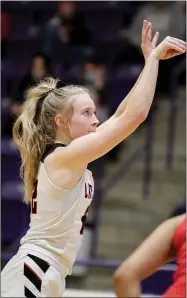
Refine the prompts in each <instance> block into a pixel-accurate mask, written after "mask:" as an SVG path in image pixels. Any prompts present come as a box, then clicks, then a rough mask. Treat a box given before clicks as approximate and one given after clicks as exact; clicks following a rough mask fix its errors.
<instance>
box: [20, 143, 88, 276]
mask: <svg viewBox="0 0 187 298" xmlns="http://www.w3.org/2000/svg"><path fill="white" fill-rule="evenodd" d="M58 146H62V144H54V145H53V148H52V149H53V150H50V151H49V152H48V154H49V153H50V152H52V151H54V149H56V148H57V147H58ZM48 154H47V155H48ZM47 155H45V157H46V156H47ZM93 192H94V182H93V177H92V173H91V172H90V171H89V170H85V172H84V175H83V176H82V178H81V179H80V180H79V182H78V183H77V184H76V186H75V187H73V188H72V189H70V190H68V189H62V188H60V187H57V186H55V185H54V184H53V183H52V182H51V181H50V179H49V177H48V175H47V173H46V170H45V166H44V163H43V162H41V163H40V168H39V173H38V179H37V183H36V188H35V191H34V193H33V200H32V206H31V209H32V211H31V220H30V228H29V230H28V232H27V234H26V235H25V236H24V237H23V238H22V239H21V245H22V248H24V247H32V245H33V247H34V249H35V250H37V251H40V252H42V254H43V255H46V256H50V258H52V259H54V260H57V262H62V263H63V265H64V264H66V265H67V269H68V270H67V274H70V273H71V268H72V265H73V263H74V262H75V259H76V255H77V251H78V249H79V247H80V244H81V238H82V234H83V227H84V222H85V220H86V214H87V212H88V207H89V205H90V203H91V201H92V197H93ZM28 244H29V245H28Z"/></svg>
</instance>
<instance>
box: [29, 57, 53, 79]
mask: <svg viewBox="0 0 187 298" xmlns="http://www.w3.org/2000/svg"><path fill="white" fill-rule="evenodd" d="M50 73H51V60H50V58H49V57H48V56H46V55H44V54H40V53H37V54H35V55H34V57H33V58H32V62H31V67H30V74H31V75H32V76H33V77H34V78H35V79H37V80H41V79H44V78H45V77H47V76H49V75H50Z"/></svg>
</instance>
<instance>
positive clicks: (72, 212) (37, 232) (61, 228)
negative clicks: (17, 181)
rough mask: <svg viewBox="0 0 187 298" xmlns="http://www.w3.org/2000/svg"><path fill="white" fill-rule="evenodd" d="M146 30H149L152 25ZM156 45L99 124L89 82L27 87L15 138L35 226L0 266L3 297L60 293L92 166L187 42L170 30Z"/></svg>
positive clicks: (146, 105)
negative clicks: (124, 93)
mask: <svg viewBox="0 0 187 298" xmlns="http://www.w3.org/2000/svg"><path fill="white" fill-rule="evenodd" d="M144 29H145V30H144V31H145V34H148V32H149V29H150V24H148V23H146V25H145V28H144ZM146 32H147V33H146ZM150 48H151V47H150ZM153 48H154V49H153V50H152V48H151V49H148V52H151V51H152V52H151V54H150V56H149V58H147V61H146V64H145V67H144V70H143V72H142V74H141V76H140V77H139V79H138V81H137V83H136V84H135V86H134V88H133V89H132V91H131V92H130V93H129V95H128V96H127V97H126V99H124V100H123V102H122V103H121V104H120V106H119V108H118V109H117V111H116V113H115V114H114V115H113V116H112V117H111V118H110V119H109V120H108V121H106V122H105V123H104V124H103V125H101V126H100V127H97V126H98V123H99V121H98V120H97V118H96V115H95V112H96V110H95V106H94V103H93V101H92V99H91V98H90V96H89V94H88V92H87V91H86V90H85V89H84V88H82V87H77V86H66V87H60V86H59V82H58V81H57V80H54V79H52V78H50V79H48V80H46V81H43V82H41V83H40V84H38V86H36V87H33V88H31V89H30V90H29V91H28V94H27V100H26V102H25V106H24V109H23V112H22V114H21V115H20V117H19V118H18V119H17V121H16V122H15V125H14V129H13V137H14V141H15V142H16V144H17V146H18V148H19V150H20V153H21V157H22V167H21V169H22V174H23V178H24V185H25V202H26V203H31V220H30V229H29V230H28V232H27V234H26V235H25V236H24V237H23V238H22V240H21V247H20V249H19V251H18V253H17V254H16V255H15V256H14V257H13V258H12V259H11V260H10V262H9V263H8V264H7V265H6V266H5V268H4V270H3V271H2V278H1V289H2V290H1V291H2V292H1V294H2V296H4V297H18V296H20V297H61V296H62V295H63V291H64V288H65V277H66V276H67V275H69V274H71V268H72V265H73V263H74V261H75V258H76V254H77V251H78V249H79V246H80V242H81V238H82V234H83V227H84V221H85V218H86V214H87V212H88V207H89V205H90V203H91V200H92V197H93V191H94V185H93V178H92V175H91V173H90V171H88V170H87V165H88V163H89V162H91V161H93V160H95V159H97V158H99V157H101V156H102V155H104V154H106V153H107V152H109V151H110V150H111V149H112V148H114V147H115V146H116V145H117V144H119V143H120V142H122V141H123V140H124V139H125V138H127V137H128V136H129V135H130V134H131V133H132V132H133V131H135V130H136V129H137V127H138V126H139V125H140V124H141V123H142V122H143V121H144V120H145V119H146V117H147V114H148V112H149V109H150V106H151V103H152V100H153V97H154V92H155V87H156V81H157V74H158V67H159V60H160V59H169V58H171V57H174V56H176V55H179V54H182V53H184V52H185V51H186V43H185V42H183V41H181V40H178V39H176V38H171V37H167V38H166V39H165V40H164V41H163V42H161V43H160V45H159V46H157V47H155V46H154V47H153ZM114 100H115V99H114ZM33 185H34V191H33Z"/></svg>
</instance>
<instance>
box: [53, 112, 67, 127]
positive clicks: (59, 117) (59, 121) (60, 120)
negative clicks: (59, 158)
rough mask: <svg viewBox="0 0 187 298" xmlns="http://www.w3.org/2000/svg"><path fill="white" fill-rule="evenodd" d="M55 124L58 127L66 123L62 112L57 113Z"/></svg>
mask: <svg viewBox="0 0 187 298" xmlns="http://www.w3.org/2000/svg"><path fill="white" fill-rule="evenodd" d="M55 124H56V126H57V127H61V126H63V125H64V124H65V123H64V118H63V116H62V115H61V114H57V115H56V116H55Z"/></svg>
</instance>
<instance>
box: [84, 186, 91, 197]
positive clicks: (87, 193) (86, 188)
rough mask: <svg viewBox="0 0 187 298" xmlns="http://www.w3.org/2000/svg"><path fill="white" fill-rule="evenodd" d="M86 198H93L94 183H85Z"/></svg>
mask: <svg viewBox="0 0 187 298" xmlns="http://www.w3.org/2000/svg"><path fill="white" fill-rule="evenodd" d="M85 198H86V199H91V198H92V185H91V184H89V183H88V184H86V183H85Z"/></svg>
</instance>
